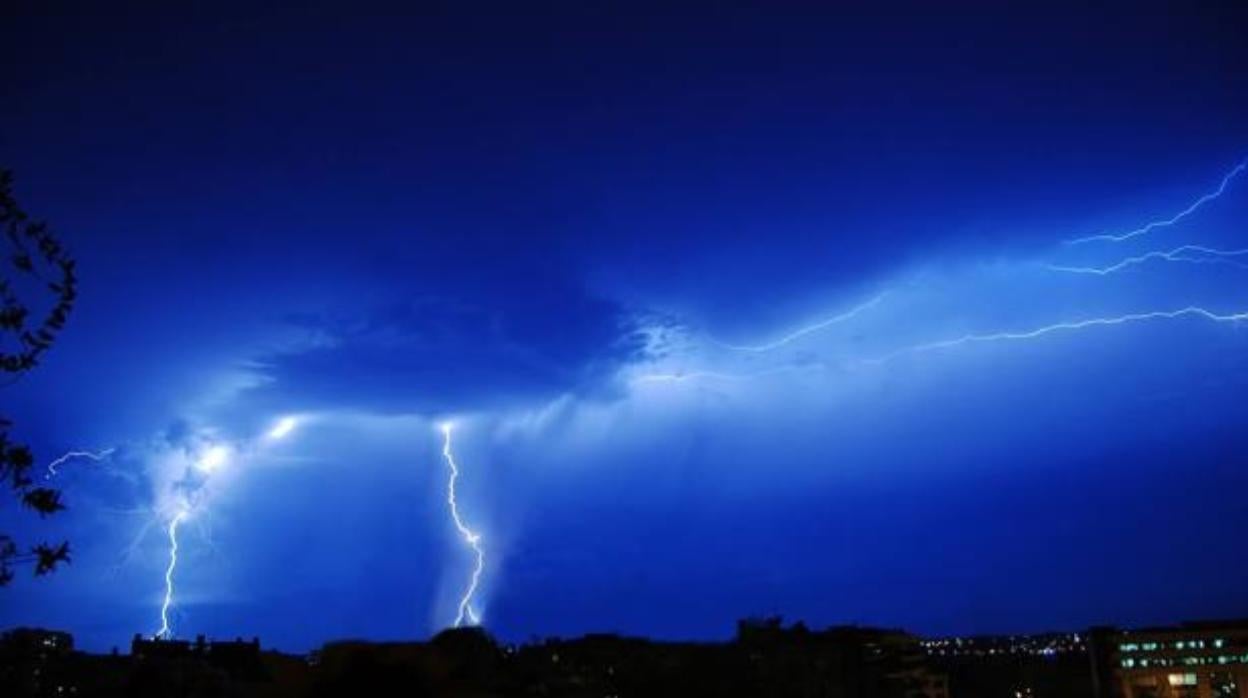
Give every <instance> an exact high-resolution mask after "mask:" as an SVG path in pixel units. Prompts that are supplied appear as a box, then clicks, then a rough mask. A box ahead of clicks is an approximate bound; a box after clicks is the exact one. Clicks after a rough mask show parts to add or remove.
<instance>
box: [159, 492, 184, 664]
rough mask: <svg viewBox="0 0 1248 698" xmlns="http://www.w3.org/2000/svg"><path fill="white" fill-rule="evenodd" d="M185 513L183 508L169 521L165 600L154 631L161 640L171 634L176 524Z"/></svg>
mask: <svg viewBox="0 0 1248 698" xmlns="http://www.w3.org/2000/svg"><path fill="white" fill-rule="evenodd" d="M186 514H187V512H186V510H185V509H183V510H182V511H179V512H178V513H177V515H176V516H174V517H173V519H172V520H170V521H169V528H168V533H169V566H168V567H166V568H165V600H164V603H162V604H161V605H160V630H157V631H156V637H157V638H159V639H162V640H168V639H169V638H170V637H172V634H173V629H172V628H171V627H169V607H170V606H172V605H173V572H174V570H175V569H177V567H178V524H180V523H182V520H183V519H185V518H186Z"/></svg>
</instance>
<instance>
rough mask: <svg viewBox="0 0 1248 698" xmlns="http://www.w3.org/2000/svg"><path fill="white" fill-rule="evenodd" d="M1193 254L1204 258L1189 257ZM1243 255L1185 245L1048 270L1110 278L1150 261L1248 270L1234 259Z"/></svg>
mask: <svg viewBox="0 0 1248 698" xmlns="http://www.w3.org/2000/svg"><path fill="white" fill-rule="evenodd" d="M1193 253H1194V254H1196V255H1202V256H1196V257H1192V256H1189V255H1190V254H1193ZM1243 255H1248V249H1243V250H1215V249H1213V248H1211V247H1203V246H1201V245H1183V246H1182V247H1176V248H1174V249H1173V250H1170V251H1168V252H1165V251H1160V250H1159V251H1154V252H1148V253H1146V254H1142V255H1137V256H1134V257H1127V258H1126V259H1123V260H1122V261H1120V262H1118V263H1116V264H1111V265H1109V266H1107V267H1067V266H1058V265H1054V264H1050V265H1047V266H1046V268H1047V269H1049V270H1050V271H1061V272H1068V273H1071V274H1097V275H1100V276H1108V275H1110V274H1113V273H1115V272H1119V271H1122V270H1123V269H1126V268H1127V267H1132V266H1135V265H1137V264H1143V263H1145V262H1148V261H1150V260H1162V261H1166V262H1187V263H1189V264H1230V265H1232V266H1236V267H1240V268H1242V269H1248V264H1244V263H1243V262H1238V261H1236V260H1234V259H1232V258H1233V257H1240V256H1243Z"/></svg>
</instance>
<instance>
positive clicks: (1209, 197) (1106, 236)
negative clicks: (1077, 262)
mask: <svg viewBox="0 0 1248 698" xmlns="http://www.w3.org/2000/svg"><path fill="white" fill-rule="evenodd" d="M1245 169H1248V160H1245V161H1243V162H1241V163H1239V164H1238V165H1236V166H1235V167H1234V168H1232V169H1231V171H1230V172H1228V173H1226V176H1225V177H1223V178H1222V182H1221V183H1220V184H1219V185H1218V188H1217V189H1215V190H1213V191H1211V192H1209V193H1208V194H1205V195H1204V196H1202V197H1200V198H1199V199H1196V200H1195V201H1193V202H1192V203H1191V204H1190V205H1189V206H1188V207H1187V208H1185V209H1183V210H1182V211H1179V212H1178V213H1176V214H1174V215H1173V216H1170V217H1169V218H1163V219H1161V220H1155V221H1150V222H1149V223H1146V224H1144V225H1142V226H1140V227H1139V228H1136V229H1135V230H1129V231H1127V232H1125V233H1116V234H1115V233H1102V234H1100V235H1089V236H1087V237H1082V238H1076V239H1074V240H1067V241H1066V244H1067V245H1081V244H1083V243H1085V242H1122V241H1124V240H1130V239H1131V238H1136V237H1139V236H1141V235H1147V234H1148V233H1151V232H1152V231H1154V230H1156V229H1158V228H1165V227H1168V226H1171V225H1174V224H1175V223H1178V222H1179V221H1181V220H1183V219H1184V218H1187V217H1188V216H1190V215H1192V214H1193V213H1195V212H1196V210H1197V209H1199V208H1200V207H1201V206H1204V205H1205V204H1207V203H1209V202H1210V201H1213V200H1214V199H1216V198H1218V197H1219V196H1222V193H1223V192H1225V191H1226V188H1227V187H1229V186H1230V184H1231V180H1233V179H1235V177H1237V176H1238V175H1239V174H1240V173H1242V172H1243V171H1244V170H1245Z"/></svg>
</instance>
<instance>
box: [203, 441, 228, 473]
mask: <svg viewBox="0 0 1248 698" xmlns="http://www.w3.org/2000/svg"><path fill="white" fill-rule="evenodd" d="M229 459H230V449H229V447H228V446H213V447H212V448H210V449H208V450H207V451H205V452H204V455H203V456H201V457H200V459H199V460H198V461H197V462H196V463H195V467H197V468H199V469H200V470H202V471H204V472H206V473H211V472H214V471H216V470H218V469H220V468H221V466H223V465H225V463H226V461H228V460H229Z"/></svg>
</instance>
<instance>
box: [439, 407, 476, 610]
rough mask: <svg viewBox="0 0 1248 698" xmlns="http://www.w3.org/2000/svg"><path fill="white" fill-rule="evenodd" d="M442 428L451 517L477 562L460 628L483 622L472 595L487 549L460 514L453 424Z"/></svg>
mask: <svg viewBox="0 0 1248 698" xmlns="http://www.w3.org/2000/svg"><path fill="white" fill-rule="evenodd" d="M441 428H442V438H443V442H442V457H443V458H445V459H446V464H447V466H448V467H450V470H451V477H450V479H449V480H448V481H447V485H446V502H447V504H448V505H449V506H450V509H451V519H452V520H453V521H454V522H455V529H456V530H457V531H459V535H460V536H461V537H463V539H464V542H465V543H467V544H468V547H470V548H472V552H473V553H474V554H475V555H476V564H475V565H474V567H473V569H472V579H471V581H470V582H469V583H468V588H467V589H465V590H464V595H463V596H462V597H460V599H459V608H458V611H457V613H456V615H455V623H454V627H456V628H458V627H460V626H461V625H463V623H464V619H465V618H467V619H468V622H470V623H472V624H473V625H479V624H480V623H481V619H480V617H479V616H478V615H477V612H476V611H475V610H474V609H473V608H472V597H473V595H474V594H476V593H477V584H478V583H479V582H480V581H481V572H482V571H483V570H484V569H485V551H484V550H483V549H482V548H481V534H479V533H477V532H475V531H473V530H472V529H470V528H468V526H466V525H465V524H464V521H463V519H462V518H460V516H459V505H458V503H457V502H456V500H455V483H456V481H457V480H458V479H459V466H457V465H456V464H455V456H454V454H452V453H451V430H452V428H453V425H452V424H451V423H450V422H446V423H444V424H442V425H441Z"/></svg>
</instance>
